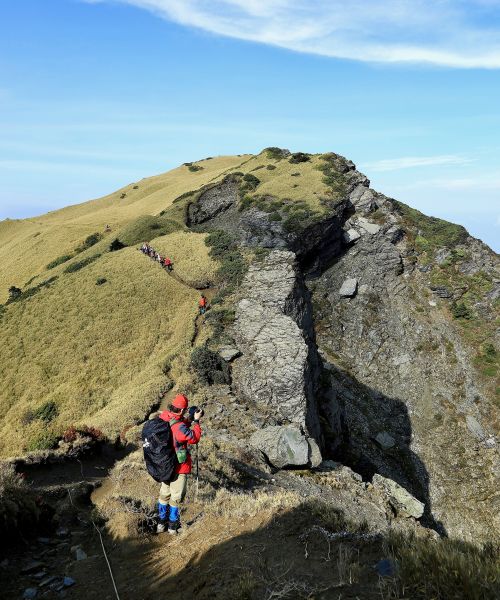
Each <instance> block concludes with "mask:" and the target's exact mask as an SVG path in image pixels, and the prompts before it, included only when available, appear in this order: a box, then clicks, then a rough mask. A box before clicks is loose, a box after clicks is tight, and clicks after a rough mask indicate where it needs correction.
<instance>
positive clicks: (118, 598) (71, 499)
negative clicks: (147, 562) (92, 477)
mask: <svg viewBox="0 0 500 600" xmlns="http://www.w3.org/2000/svg"><path fill="white" fill-rule="evenodd" d="M76 460H77V461H78V462H79V463H80V471H81V473H82V479H85V475H84V474H83V463H82V461H81V460H80V459H78V458H77V459H76ZM68 493H69V499H70V502H71V505H72V506H74V504H73V498H72V497H71V490H68ZM90 520H91V522H92V525H93V526H94V529H95V530H96V531H97V533H98V534H99V539H100V540H101V546H102V552H103V554H104V558H105V559H106V564H107V565H108V570H109V576H110V577H111V582H112V584H113V588H114V590H115V595H116V600H120V594H119V593H118V588H117V587H116V582H115V578H114V576H113V571H112V569H111V564H110V562H109V559H108V555H107V553H106V548H105V546H104V540H103V539H102V532H101V530H100V529H99V527H97V525H96V522H95V521H94V519H93V518H92V517H90Z"/></svg>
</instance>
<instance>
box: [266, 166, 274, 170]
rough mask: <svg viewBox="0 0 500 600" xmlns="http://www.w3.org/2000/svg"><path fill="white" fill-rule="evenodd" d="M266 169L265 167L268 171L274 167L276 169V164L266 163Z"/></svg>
mask: <svg viewBox="0 0 500 600" xmlns="http://www.w3.org/2000/svg"><path fill="white" fill-rule="evenodd" d="M266 169H267V170H268V171H274V169H276V165H267V166H266Z"/></svg>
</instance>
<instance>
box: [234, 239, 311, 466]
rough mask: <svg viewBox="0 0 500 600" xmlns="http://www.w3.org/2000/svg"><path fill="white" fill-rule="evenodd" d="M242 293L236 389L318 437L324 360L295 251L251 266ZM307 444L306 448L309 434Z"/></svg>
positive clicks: (236, 328)
mask: <svg viewBox="0 0 500 600" xmlns="http://www.w3.org/2000/svg"><path fill="white" fill-rule="evenodd" d="M242 291H243V296H244V297H243V299H242V300H241V301H240V302H239V304H238V306H237V311H236V321H235V326H234V337H235V340H236V342H237V345H238V347H239V349H240V351H241V352H242V355H243V356H242V357H241V358H240V359H239V360H238V361H237V362H236V363H235V366H234V369H233V381H234V388H235V390H236V392H237V393H238V394H239V395H241V396H242V397H243V398H244V399H246V400H247V401H249V402H257V403H258V404H262V405H265V406H266V407H267V408H268V409H269V412H270V413H273V414H275V415H277V416H279V421H280V422H281V423H284V424H293V425H295V426H297V427H299V428H300V429H302V430H303V432H304V434H306V435H309V436H310V437H314V438H316V439H318V440H319V439H320V427H319V419H318V412H317V406H316V387H315V386H316V384H317V379H318V374H319V368H318V367H319V359H318V355H317V352H316V347H315V344H314V332H313V329H312V316H311V308H310V303H309V297H308V292H307V290H306V289H305V287H304V285H303V283H302V280H301V278H300V276H299V274H298V271H297V266H296V261H295V255H294V254H293V253H292V252H288V251H282V250H274V251H272V252H271V253H270V254H269V255H268V256H267V257H266V258H265V259H264V261H263V262H262V263H259V264H255V265H252V266H251V267H250V269H249V271H248V273H247V275H246V277H245V280H244V283H243V287H242ZM304 443H305V446H304V447H307V443H306V442H305V438H304ZM305 463H307V460H306V461H305ZM305 463H302V464H305Z"/></svg>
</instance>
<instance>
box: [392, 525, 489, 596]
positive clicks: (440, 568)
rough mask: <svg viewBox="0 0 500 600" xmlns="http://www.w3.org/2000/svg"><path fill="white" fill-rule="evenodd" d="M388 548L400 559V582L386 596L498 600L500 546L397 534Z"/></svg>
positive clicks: (398, 580)
mask: <svg viewBox="0 0 500 600" xmlns="http://www.w3.org/2000/svg"><path fill="white" fill-rule="evenodd" d="M386 546H387V551H388V552H389V553H390V554H391V555H392V556H393V558H394V559H395V560H396V561H397V565H398V573H397V581H396V582H395V583H394V584H391V585H390V588H389V591H388V592H387V594H386V595H384V597H385V598H387V599H392V598H401V597H405V598H415V600H419V599H422V600H424V599H425V600H426V599H427V598H434V599H435V600H462V599H463V598H467V599H468V600H490V599H491V600H494V599H496V598H498V590H499V589H500V548H499V546H498V544H497V545H487V546H485V547H484V548H478V547H476V546H473V545H471V544H467V543H466V542H462V541H459V540H450V539H439V540H437V541H433V540H427V539H417V538H415V537H409V538H408V537H406V536H404V535H402V534H396V533H393V534H391V535H390V536H389V538H388V540H387V542H386Z"/></svg>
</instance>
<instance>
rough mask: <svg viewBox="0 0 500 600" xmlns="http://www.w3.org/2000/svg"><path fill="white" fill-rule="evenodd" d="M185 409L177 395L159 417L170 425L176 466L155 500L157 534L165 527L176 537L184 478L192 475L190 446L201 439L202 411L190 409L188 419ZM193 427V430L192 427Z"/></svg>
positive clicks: (184, 401) (184, 485)
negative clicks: (156, 506) (156, 507)
mask: <svg viewBox="0 0 500 600" xmlns="http://www.w3.org/2000/svg"><path fill="white" fill-rule="evenodd" d="M187 408H188V399H187V398H186V396H183V395H182V394H178V395H177V396H176V397H175V398H174V399H173V401H172V404H170V406H169V410H164V411H163V412H162V413H161V414H160V419H163V420H164V421H167V422H168V423H170V428H171V430H172V437H173V442H174V449H175V452H176V454H177V460H178V463H179V464H178V465H177V466H176V467H175V470H174V474H173V475H172V477H171V478H170V480H169V481H168V482H163V483H162V484H161V488H160V497H159V499H158V525H157V528H156V531H157V532H158V533H162V532H163V531H165V529H166V528H167V527H168V529H167V530H168V533H170V534H173V535H175V534H176V533H177V532H178V531H179V529H180V527H181V522H180V515H179V504H182V502H183V501H184V498H185V496H186V489H187V476H188V475H189V474H190V473H191V467H192V460H191V454H190V452H189V445H193V444H197V443H198V442H199V441H200V438H201V427H200V419H201V417H202V416H203V410H201V409H198V408H197V407H193V408H192V409H191V411H190V412H192V415H191V418H190V415H189V413H188V414H186V412H187ZM193 409H196V410H195V411H194V412H193ZM191 425H192V428H191Z"/></svg>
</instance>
